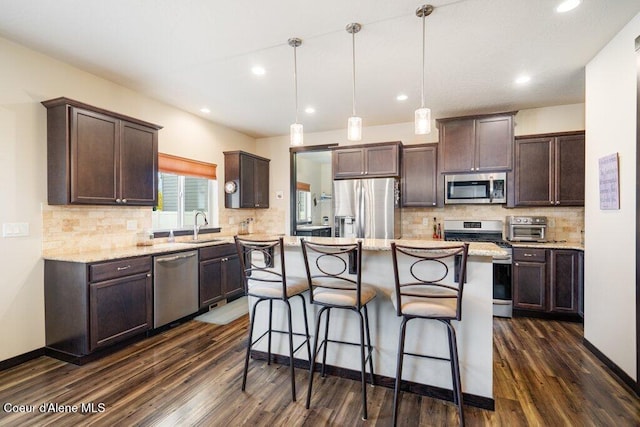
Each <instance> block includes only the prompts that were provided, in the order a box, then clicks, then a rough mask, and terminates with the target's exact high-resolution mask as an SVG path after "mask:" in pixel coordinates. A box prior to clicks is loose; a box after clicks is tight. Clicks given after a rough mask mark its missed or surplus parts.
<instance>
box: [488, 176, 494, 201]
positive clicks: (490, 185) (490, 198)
mask: <svg viewBox="0 0 640 427" xmlns="http://www.w3.org/2000/svg"><path fill="white" fill-rule="evenodd" d="M489 203H493V178H490V179H489Z"/></svg>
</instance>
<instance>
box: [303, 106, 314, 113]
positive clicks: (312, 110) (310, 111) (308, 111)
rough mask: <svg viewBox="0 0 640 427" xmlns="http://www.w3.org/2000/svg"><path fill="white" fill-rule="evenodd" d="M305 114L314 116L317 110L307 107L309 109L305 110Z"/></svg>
mask: <svg viewBox="0 0 640 427" xmlns="http://www.w3.org/2000/svg"><path fill="white" fill-rule="evenodd" d="M304 112H305V113H307V114H313V113H315V112H316V109H315V108H313V107H307V108H305V109H304Z"/></svg>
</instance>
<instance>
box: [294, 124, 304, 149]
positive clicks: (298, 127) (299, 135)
mask: <svg viewBox="0 0 640 427" xmlns="http://www.w3.org/2000/svg"><path fill="white" fill-rule="evenodd" d="M303 144H304V134H303V132H302V124H301V123H294V124H292V125H291V145H293V146H299V145H303Z"/></svg>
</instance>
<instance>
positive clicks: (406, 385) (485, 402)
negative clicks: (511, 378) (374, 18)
mask: <svg viewBox="0 0 640 427" xmlns="http://www.w3.org/2000/svg"><path fill="white" fill-rule="evenodd" d="M251 357H253V358H254V359H256V360H265V361H266V360H267V352H265V351H257V350H252V351H251ZM271 361H272V362H274V363H278V364H281V365H288V364H289V356H283V355H280V354H272V355H271ZM293 366H294V367H296V368H300V369H307V370H308V369H309V361H307V360H303V359H297V358H294V359H293ZM321 367H322V365H321V364H320V363H317V362H316V369H317V370H319V369H320V368H321ZM326 373H327V374H328V375H333V376H336V377H341V378H348V379H350V380H356V381H359V380H360V371H354V370H352V369H346V368H340V367H337V366H332V365H327V367H326ZM367 378H369V375H367ZM373 378H374V380H375V382H376V385H379V386H382V387H386V388H394V387H395V383H396V379H395V378H391V377H387V376H384V375H378V374H375V375H374V376H373ZM400 390H402V391H408V392H410V393H414V394H418V395H420V396H427V397H432V398H434V399H440V400H446V401H449V402H453V391H452V390H449V389H445V388H441V387H435V386H430V385H426V384H420V383H415V382H412V381H402V383H401V384H400ZM462 397H463V401H464V404H465V405H468V406H473V407H476V408H480V409H487V410H490V411H494V410H495V401H494V399H491V398H488V397H484V396H478V395H475V394H468V393H463V395H462Z"/></svg>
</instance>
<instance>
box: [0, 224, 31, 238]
mask: <svg viewBox="0 0 640 427" xmlns="http://www.w3.org/2000/svg"><path fill="white" fill-rule="evenodd" d="M28 235H29V223H28V222H6V223H4V224H2V237H23V236H28Z"/></svg>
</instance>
